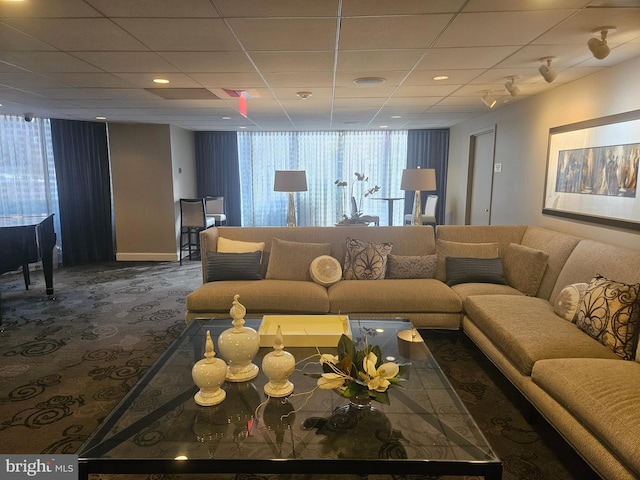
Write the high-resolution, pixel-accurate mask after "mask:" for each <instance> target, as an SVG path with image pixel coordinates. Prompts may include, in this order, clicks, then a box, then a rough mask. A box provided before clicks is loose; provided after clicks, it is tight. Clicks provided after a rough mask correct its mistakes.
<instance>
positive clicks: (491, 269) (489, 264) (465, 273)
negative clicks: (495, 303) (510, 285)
mask: <svg viewBox="0 0 640 480" xmlns="http://www.w3.org/2000/svg"><path fill="white" fill-rule="evenodd" d="M446 262H447V263H446V268H447V285H449V286H452V285H457V284H459V283H497V284H501V285H505V284H506V283H507V279H506V278H504V273H503V269H502V259H501V258H466V257H447V258H446Z"/></svg>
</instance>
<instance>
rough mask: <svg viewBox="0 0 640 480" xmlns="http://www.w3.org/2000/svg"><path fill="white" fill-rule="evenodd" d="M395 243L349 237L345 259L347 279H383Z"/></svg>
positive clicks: (345, 277)
mask: <svg viewBox="0 0 640 480" xmlns="http://www.w3.org/2000/svg"><path fill="white" fill-rule="evenodd" d="M392 247H393V243H376V242H363V241H360V240H356V239H354V238H349V237H347V254H346V256H345V259H344V269H343V272H344V279H345V280H382V279H384V276H385V273H386V271H387V256H388V255H389V253H390V252H391V248H392Z"/></svg>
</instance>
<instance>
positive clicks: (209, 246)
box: [200, 227, 220, 283]
mask: <svg viewBox="0 0 640 480" xmlns="http://www.w3.org/2000/svg"><path fill="white" fill-rule="evenodd" d="M219 236H220V232H219V231H218V227H210V228H207V229H206V230H202V231H201V232H200V262H202V283H207V252H215V251H217V250H218V237H219Z"/></svg>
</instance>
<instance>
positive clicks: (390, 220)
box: [371, 197, 404, 226]
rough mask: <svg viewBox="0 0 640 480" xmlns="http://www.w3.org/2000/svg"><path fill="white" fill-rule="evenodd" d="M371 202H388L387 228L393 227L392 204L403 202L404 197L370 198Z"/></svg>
mask: <svg viewBox="0 0 640 480" xmlns="http://www.w3.org/2000/svg"><path fill="white" fill-rule="evenodd" d="M371 200H384V201H386V202H389V226H391V225H393V202H395V201H396V200H404V197H372V198H371Z"/></svg>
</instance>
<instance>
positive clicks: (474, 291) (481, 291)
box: [451, 283, 524, 305]
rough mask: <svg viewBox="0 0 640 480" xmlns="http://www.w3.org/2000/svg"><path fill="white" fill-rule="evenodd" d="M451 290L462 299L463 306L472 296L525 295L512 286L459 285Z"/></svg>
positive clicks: (495, 284)
mask: <svg viewBox="0 0 640 480" xmlns="http://www.w3.org/2000/svg"><path fill="white" fill-rule="evenodd" d="M451 289H452V290H453V291H454V292H456V295H458V296H459V297H460V300H462V302H463V305H464V301H465V300H466V298H467V297H470V296H472V295H524V293H522V292H521V291H520V290H517V289H515V288H513V287H512V286H511V285H500V284H497V283H459V284H458V285H453V286H452V287H451Z"/></svg>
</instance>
